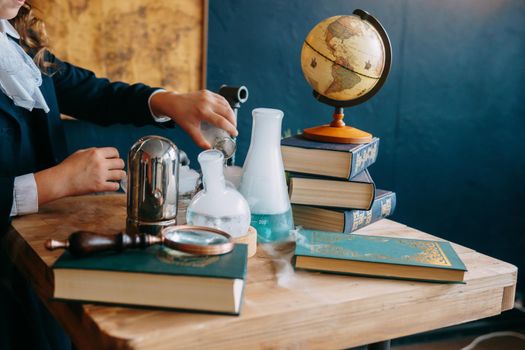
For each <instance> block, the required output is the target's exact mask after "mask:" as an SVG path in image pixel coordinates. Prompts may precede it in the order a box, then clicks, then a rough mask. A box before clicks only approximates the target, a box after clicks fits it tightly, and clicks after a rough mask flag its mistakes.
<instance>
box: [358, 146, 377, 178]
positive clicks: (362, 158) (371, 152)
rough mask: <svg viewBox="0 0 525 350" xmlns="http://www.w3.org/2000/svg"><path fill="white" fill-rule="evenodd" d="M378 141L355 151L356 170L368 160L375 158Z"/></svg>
mask: <svg viewBox="0 0 525 350" xmlns="http://www.w3.org/2000/svg"><path fill="white" fill-rule="evenodd" d="M378 144H379V143H377V142H376V143H374V144H373V145H372V146H370V147H368V148H366V149H365V150H363V151H362V152H357V154H356V159H355V167H356V171H357V172H359V171H361V170H363V168H364V167H365V166H366V164H368V162H370V161H372V160H374V159H376V157H377V149H378Z"/></svg>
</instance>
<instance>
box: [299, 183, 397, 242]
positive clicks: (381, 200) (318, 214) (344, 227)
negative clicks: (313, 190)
mask: <svg viewBox="0 0 525 350" xmlns="http://www.w3.org/2000/svg"><path fill="white" fill-rule="evenodd" d="M395 208H396V194H395V192H391V191H385V190H379V189H376V191H375V198H374V204H372V208H371V209H370V210H356V209H338V208H322V207H315V206H309V205H299V204H293V205H292V213H293V220H294V223H295V224H296V225H299V226H302V227H303V228H305V229H309V230H319V231H330V232H339V233H350V232H354V231H356V230H359V229H360V228H362V227H365V226H367V225H370V224H372V223H374V222H376V221H378V220H381V219H383V218H386V217H388V216H390V215H392V214H393V213H394V210H395Z"/></svg>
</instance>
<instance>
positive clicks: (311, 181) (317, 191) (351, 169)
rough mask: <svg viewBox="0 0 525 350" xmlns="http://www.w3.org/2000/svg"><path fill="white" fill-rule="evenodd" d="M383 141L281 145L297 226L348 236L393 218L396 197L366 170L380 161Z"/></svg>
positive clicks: (298, 140) (293, 140) (297, 140)
mask: <svg viewBox="0 0 525 350" xmlns="http://www.w3.org/2000/svg"><path fill="white" fill-rule="evenodd" d="M378 149H379V138H374V139H372V141H371V142H370V143H367V144H360V145H356V144H338V143H326V142H317V141H311V140H307V139H305V138H304V137H302V136H300V135H296V136H291V137H288V138H285V139H283V140H282V141H281V152H282V156H283V163H284V168H285V170H286V171H288V172H289V173H290V177H289V180H290V181H289V191H290V201H291V203H292V212H293V217H294V222H295V224H296V225H299V226H302V227H303V228H306V229H312V230H322V231H330V232H340V233H350V232H353V231H355V230H358V229H360V228H362V227H364V226H367V225H369V224H371V223H373V222H375V221H378V220H380V219H382V218H384V217H387V216H389V215H391V214H392V213H393V212H394V209H395V206H396V194H395V193H394V192H392V191H386V190H380V189H376V186H375V184H374V181H373V180H372V178H371V177H370V174H369V172H368V170H367V169H368V167H369V166H370V165H372V164H373V163H374V162H375V161H376V159H377V153H378Z"/></svg>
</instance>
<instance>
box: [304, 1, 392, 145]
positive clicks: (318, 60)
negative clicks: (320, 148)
mask: <svg viewBox="0 0 525 350" xmlns="http://www.w3.org/2000/svg"><path fill="white" fill-rule="evenodd" d="M391 62H392V49H391V47H390V40H389V39H388V35H387V34H386V31H385V30H384V29H383V26H381V24H380V23H379V21H378V20H376V19H375V18H374V17H372V16H371V15H370V14H369V13H367V12H366V11H363V10H355V11H354V12H353V14H352V15H347V16H334V17H330V18H327V19H325V20H323V21H321V22H320V23H319V24H317V25H316V26H315V27H314V28H313V29H312V30H311V31H310V33H309V34H308V36H307V37H306V39H305V40H304V43H303V48H302V50H301V68H302V70H303V73H304V77H305V78H306V81H307V82H308V84H310V86H311V87H312V88H313V89H314V97H315V98H316V99H317V100H319V101H321V102H323V103H326V104H328V105H330V106H333V107H335V112H334V114H333V115H332V122H331V123H330V124H327V125H321V126H316V127H311V128H306V129H304V131H303V136H304V137H306V138H308V139H311V140H316V141H320V142H333V143H357V144H359V143H368V142H370V141H372V134H370V133H368V132H366V131H363V130H359V129H356V128H354V127H351V126H348V125H346V124H345V122H344V121H343V118H344V112H343V108H344V107H350V106H354V105H357V104H359V103H362V102H365V101H366V100H368V99H369V98H370V97H372V96H374V95H375V94H376V93H377V92H378V91H379V89H380V88H381V87H382V86H383V83H384V82H385V80H386V77H387V76H388V73H389V72H390V65H391Z"/></svg>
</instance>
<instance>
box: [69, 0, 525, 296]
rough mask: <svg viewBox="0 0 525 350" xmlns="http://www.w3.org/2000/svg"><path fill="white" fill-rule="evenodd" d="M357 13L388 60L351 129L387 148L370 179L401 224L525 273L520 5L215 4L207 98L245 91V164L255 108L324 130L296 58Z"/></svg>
mask: <svg viewBox="0 0 525 350" xmlns="http://www.w3.org/2000/svg"><path fill="white" fill-rule="evenodd" d="M355 8H362V9H365V10H368V11H369V12H370V13H372V14H373V15H375V16H376V17H377V18H378V19H379V20H380V21H381V22H382V23H383V25H384V27H385V28H386V30H387V31H388V33H389V35H390V38H391V41H392V46H393V52H394V60H393V69H392V72H391V75H390V77H389V79H388V81H387V82H386V85H385V86H384V88H383V89H382V90H381V91H380V92H379V93H378V94H377V95H376V96H375V97H374V98H373V99H372V100H370V101H368V102H367V103H366V104H364V105H361V106H358V107H355V108H352V109H348V110H347V112H346V115H347V118H348V120H349V121H351V122H352V123H353V124H355V125H356V126H358V127H360V128H363V129H365V130H370V131H372V132H373V133H374V134H375V135H377V136H379V137H381V139H382V140H381V147H380V157H379V160H378V162H377V164H375V165H374V166H373V167H372V168H371V172H372V175H373V176H374V178H375V180H376V182H377V184H378V186H379V187H382V188H387V189H392V190H395V191H396V192H397V193H398V196H399V199H398V203H399V204H398V209H397V212H396V215H395V219H397V220H399V221H401V222H403V223H406V224H408V225H410V226H413V227H416V228H419V229H421V230H424V231H427V232H430V233H433V234H435V235H438V236H441V237H444V238H447V239H450V240H453V241H455V242H458V243H461V244H464V245H467V246H469V247H472V248H474V249H476V250H479V251H481V252H483V253H486V254H488V255H492V256H496V257H499V258H501V259H503V260H506V261H509V262H512V263H514V264H516V265H518V266H519V267H521V268H525V264H524V258H523V255H524V253H523V251H524V249H525V238H524V236H525V184H524V181H525V88H524V87H523V84H525V2H524V1H523V0H506V1H505V0H499V1H492V0H461V1H460V0H432V1H429V0H427V1H417V0H411V1H400V0H392V1H384V0H383V1H349V0H331V1H330V0H325V1H318V0H288V1H283V0H243V1H231V0H210V21H209V52H208V87H209V88H210V89H212V90H216V89H218V87H219V86H220V85H221V84H223V83H227V84H232V85H236V84H237V85H238V84H244V85H246V86H247V87H248V88H249V89H250V99H249V101H248V103H246V105H245V106H243V107H242V109H241V111H240V118H239V119H240V120H239V130H240V133H241V135H240V137H239V142H238V143H239V152H238V157H239V159H240V160H242V159H244V157H245V155H246V152H247V148H248V144H249V135H250V128H251V116H250V111H251V109H252V108H254V107H260V106H267V107H275V108H280V109H283V110H284V111H285V119H284V128H285V129H291V130H292V131H293V132H295V130H297V129H302V128H304V127H307V126H311V125H317V124H320V123H324V122H326V121H327V118H329V117H330V114H331V110H330V108H328V107H327V106H324V105H321V104H319V103H317V102H316V101H314V100H313V98H311V90H310V88H309V86H308V85H307V83H306V82H305V80H304V78H303V76H302V73H301V70H300V64H299V55H300V50H301V44H302V40H303V39H304V37H305V36H306V34H307V33H308V32H309V30H310V29H311V28H312V27H313V26H314V25H315V24H316V23H317V22H319V21H320V20H322V19H324V18H326V17H329V16H333V15H337V14H349V13H351V12H352V11H353V10H354V9H355ZM67 129H68V130H67V131H68V144H69V148H70V150H74V149H77V148H82V147H88V146H91V145H95V146H107V145H115V146H117V147H118V148H119V149H120V150H121V153H123V154H124V153H126V152H127V149H128V148H129V146H130V145H131V144H132V142H133V141H134V140H135V139H137V138H138V137H140V136H142V135H146V134H152V133H155V134H163V135H169V136H172V137H173V138H174V139H175V141H176V142H177V144H179V145H181V146H182V148H184V149H185V150H186V151H188V152H189V153H190V155H193V158H194V156H195V154H196V153H197V150H196V149H195V148H194V147H191V146H190V144H191V143H190V142H189V141H188V138H187V137H186V136H184V135H183V134H182V133H181V132H180V130H175V131H170V130H162V129H158V128H153V127H150V128H142V129H137V128H133V127H128V126H113V127H110V128H100V127H95V126H91V125H88V124H86V123H78V122H73V123H71V122H70V123H67ZM523 275H524V274H523V273H521V275H520V276H523ZM522 286H523V283H522Z"/></svg>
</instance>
